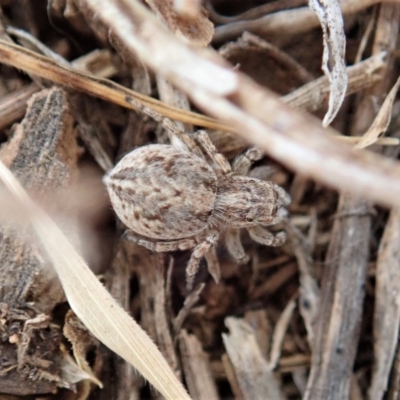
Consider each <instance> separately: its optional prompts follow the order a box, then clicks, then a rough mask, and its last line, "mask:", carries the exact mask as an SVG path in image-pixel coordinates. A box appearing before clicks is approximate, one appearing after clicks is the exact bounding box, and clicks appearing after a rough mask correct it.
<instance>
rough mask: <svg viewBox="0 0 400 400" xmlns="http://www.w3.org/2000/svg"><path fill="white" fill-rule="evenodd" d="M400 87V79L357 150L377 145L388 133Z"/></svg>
mask: <svg viewBox="0 0 400 400" xmlns="http://www.w3.org/2000/svg"><path fill="white" fill-rule="evenodd" d="M399 86H400V77H399V78H398V79H397V81H396V83H395V85H394V86H393V87H392V89H391V90H390V92H389V94H388V95H387V96H386V98H385V101H384V102H383V104H382V107H381V109H380V110H379V112H378V115H377V116H376V117H375V119H374V122H373V123H372V125H371V127H370V128H369V129H368V131H367V132H366V133H365V134H364V136H363V137H362V139H361V140H360V141H359V142H358V143H357V144H356V146H355V148H356V149H363V148H365V147H368V146H371V145H372V144H374V143H376V141H377V140H378V138H379V136H380V135H381V134H383V133H385V132H386V129H387V128H388V126H389V123H390V119H391V117H392V108H393V102H394V100H395V98H396V94H397V91H398V90H399Z"/></svg>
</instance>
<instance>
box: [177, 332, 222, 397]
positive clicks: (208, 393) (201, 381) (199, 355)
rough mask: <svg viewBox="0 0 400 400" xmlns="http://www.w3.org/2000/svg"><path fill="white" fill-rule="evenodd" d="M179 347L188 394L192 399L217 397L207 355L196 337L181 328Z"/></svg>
mask: <svg viewBox="0 0 400 400" xmlns="http://www.w3.org/2000/svg"><path fill="white" fill-rule="evenodd" d="M179 348H180V350H181V354H182V364H183V371H184V373H185V380H186V382H187V385H188V388H189V393H190V396H191V397H192V398H193V399H194V400H197V399H198V400H202V399H207V400H214V399H215V400H216V399H219V396H218V391H217V387H216V384H215V381H214V379H213V376H212V374H211V366H210V361H209V357H208V355H207V354H206V353H205V352H204V351H203V349H202V347H201V343H200V342H199V340H198V339H197V337H196V336H195V335H192V334H189V333H187V331H186V330H184V329H183V330H182V331H181V332H180V334H179Z"/></svg>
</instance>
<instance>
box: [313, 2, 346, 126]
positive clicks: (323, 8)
mask: <svg viewBox="0 0 400 400" xmlns="http://www.w3.org/2000/svg"><path fill="white" fill-rule="evenodd" d="M309 6H310V8H311V9H312V10H313V11H314V12H315V13H316V14H317V16H318V19H319V21H320V23H321V26H322V30H323V41H324V53H323V56H322V70H323V71H324V73H325V75H326V76H327V77H328V78H329V82H330V89H331V92H330V96H329V109H328V112H327V113H326V115H325V117H324V120H323V121H322V125H323V126H324V127H326V126H328V125H329V124H330V123H331V122H332V120H333V119H334V118H335V116H336V114H337V112H338V111H339V108H340V106H341V105H342V102H343V99H344V96H345V94H346V88H347V80H348V78H347V72H346V65H345V60H344V55H345V48H346V37H345V34H344V30H343V17H342V12H341V11H340V5H339V2H338V1H337V0H309Z"/></svg>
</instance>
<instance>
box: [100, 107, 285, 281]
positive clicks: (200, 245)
mask: <svg viewBox="0 0 400 400" xmlns="http://www.w3.org/2000/svg"><path fill="white" fill-rule="evenodd" d="M146 111H147V114H149V110H146ZM152 116H153V118H154V115H152ZM156 117H158V120H159V121H160V122H163V125H164V127H166V128H167V130H168V131H169V132H170V133H171V132H172V140H171V142H172V143H174V141H175V143H174V144H173V145H172V144H171V145H166V144H149V145H145V146H142V147H139V148H136V149H135V150H133V151H131V152H130V153H128V154H127V155H126V156H124V157H123V158H122V159H121V161H119V163H118V164H117V165H116V166H115V167H114V168H113V169H112V170H111V171H110V172H109V173H108V174H107V175H106V176H105V178H104V182H105V184H106V187H107V190H108V193H109V195H110V199H111V203H112V205H113V208H114V210H115V212H116V214H117V215H118V217H119V218H120V219H121V221H122V222H123V223H124V224H125V225H126V226H127V227H128V228H129V230H128V231H127V233H126V235H125V236H126V237H127V238H128V239H130V240H133V241H135V242H136V243H138V244H139V245H141V246H144V247H146V248H148V249H150V250H153V251H157V252H170V251H175V250H188V249H193V252H192V254H191V257H190V260H189V262H188V265H187V267H186V282H187V287H188V289H191V288H192V285H193V280H194V276H195V274H196V273H197V271H198V269H199V263H200V261H201V259H202V258H203V257H204V256H206V259H207V261H209V258H207V255H209V254H210V252H209V251H210V250H211V252H212V251H214V252H215V249H214V247H215V246H216V244H217V242H218V239H219V237H220V234H221V232H222V231H225V243H226V247H227V249H228V251H229V253H230V254H231V255H232V256H233V258H234V259H235V260H237V262H238V263H240V264H243V263H246V262H247V261H248V256H247V255H246V253H245V251H244V249H243V246H242V243H241V240H240V229H242V228H245V229H247V231H248V232H249V234H250V237H251V238H252V239H253V240H255V241H256V242H257V243H261V244H263V245H266V246H279V245H281V244H282V243H283V242H284V241H285V240H286V234H285V232H283V231H281V232H279V233H277V234H272V233H271V232H269V231H267V230H266V229H264V227H265V226H269V225H274V224H277V223H279V222H280V221H281V220H282V219H284V218H286V217H287V214H288V212H287V210H286V208H285V207H286V206H288V205H289V203H290V197H289V195H288V194H287V193H286V192H285V191H284V190H283V189H282V188H281V187H280V186H278V185H276V184H275V183H273V182H268V181H263V180H260V179H256V178H252V177H248V176H244V175H247V173H248V172H249V170H250V167H251V165H252V163H253V162H254V161H257V160H259V159H261V158H262V157H263V153H262V152H261V151H260V150H258V149H256V148H250V149H248V150H247V151H246V152H245V153H244V154H242V155H240V156H238V157H237V158H236V159H235V160H234V162H233V164H232V166H231V165H230V164H229V162H228V160H227V159H226V158H225V157H224V156H223V155H222V154H221V153H218V152H217V150H216V148H215V146H214V145H213V143H212V142H211V140H210V138H209V136H208V134H207V133H206V132H205V131H198V132H197V133H195V134H193V135H191V136H190V135H188V134H186V133H185V132H183V131H181V130H180V129H179V128H178V127H177V126H176V125H175V124H174V123H173V122H172V121H170V120H166V119H160V117H159V116H158V115H157V116H156ZM161 118H164V117H161ZM156 119H157V118H156ZM166 121H168V122H166ZM176 138H178V139H179V140H178V142H177V141H176ZM210 259H214V260H215V259H216V257H215V256H214V257H210ZM209 270H210V265H209ZM210 272H211V271H210ZM213 276H214V277H215V275H213Z"/></svg>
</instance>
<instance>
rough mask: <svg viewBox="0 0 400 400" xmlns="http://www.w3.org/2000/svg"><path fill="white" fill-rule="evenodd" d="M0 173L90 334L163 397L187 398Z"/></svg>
mask: <svg viewBox="0 0 400 400" xmlns="http://www.w3.org/2000/svg"><path fill="white" fill-rule="evenodd" d="M0 177H1V180H2V181H3V183H4V184H5V185H6V187H7V188H8V189H9V190H10V192H11V193H12V194H13V195H14V197H15V200H16V201H17V202H18V203H20V204H21V208H22V210H24V211H26V212H27V213H28V215H29V218H30V220H31V222H32V225H33V228H34V230H35V232H36V234H37V235H38V237H39V238H40V240H41V243H42V245H43V247H44V248H45V250H46V251H47V253H48V255H49V257H50V259H51V260H52V262H53V265H54V268H55V269H56V271H57V274H58V276H59V278H60V281H61V283H62V285H63V288H64V291H65V294H66V297H67V299H68V302H69V304H70V306H71V308H72V310H73V311H74V312H75V313H76V315H77V316H78V317H79V318H80V319H81V320H82V322H83V323H84V324H85V326H86V327H87V328H88V329H89V330H90V332H91V333H92V334H93V335H94V336H96V337H97V338H98V339H99V340H100V341H101V342H102V343H104V344H105V345H106V346H107V347H109V348H110V349H111V350H113V351H114V352H115V353H117V354H118V355H120V356H121V357H122V358H124V359H125V360H126V361H128V362H129V363H131V364H132V365H133V366H134V367H135V368H137V370H138V371H139V372H140V373H141V374H142V375H143V376H144V377H145V378H146V379H147V380H148V381H149V382H150V383H151V384H152V385H153V386H154V387H155V388H156V389H157V390H158V391H159V392H160V393H161V394H162V395H164V396H165V397H166V398H167V399H177V398H179V399H189V396H188V394H187V393H186V391H185V389H184V388H183V386H182V385H181V383H180V382H179V381H178V380H177V378H176V377H175V375H174V373H173V372H172V370H171V368H170V367H169V365H168V364H167V362H166V361H165V359H164V358H163V356H162V355H161V353H160V352H159V350H158V349H157V347H156V346H155V345H154V343H153V342H152V341H151V339H150V338H149V336H148V335H147V334H146V333H145V332H144V331H143V330H142V328H141V327H140V326H139V325H138V324H137V323H136V322H135V321H134V320H133V319H132V318H131V317H130V316H129V315H128V314H127V313H126V312H125V311H124V310H123V309H122V307H121V306H120V305H119V304H118V303H117V302H116V301H115V300H114V299H113V298H112V297H111V295H110V294H109V293H108V292H107V290H106V289H105V288H104V287H103V285H102V284H101V283H100V282H99V280H98V279H97V278H96V276H95V275H94V274H93V273H92V272H91V270H90V269H89V267H88V266H87V265H86V264H85V262H84V261H83V259H82V258H81V257H80V256H79V254H78V253H77V252H76V251H75V249H74V248H73V247H72V245H71V244H70V243H69V241H68V240H67V239H66V238H65V236H64V235H63V233H62V232H61V230H60V229H59V228H58V227H57V225H56V224H55V223H54V222H53V221H52V220H51V219H50V218H49V217H48V216H47V214H45V213H44V212H43V211H42V210H41V209H40V208H39V207H37V206H36V205H35V204H34V203H33V202H32V201H31V200H30V198H29V197H28V195H27V194H26V192H25V191H24V189H23V188H22V187H21V185H20V184H19V182H18V181H17V180H16V179H15V178H14V176H13V174H12V173H11V172H10V171H9V170H8V168H7V167H5V166H4V164H3V163H0Z"/></svg>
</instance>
